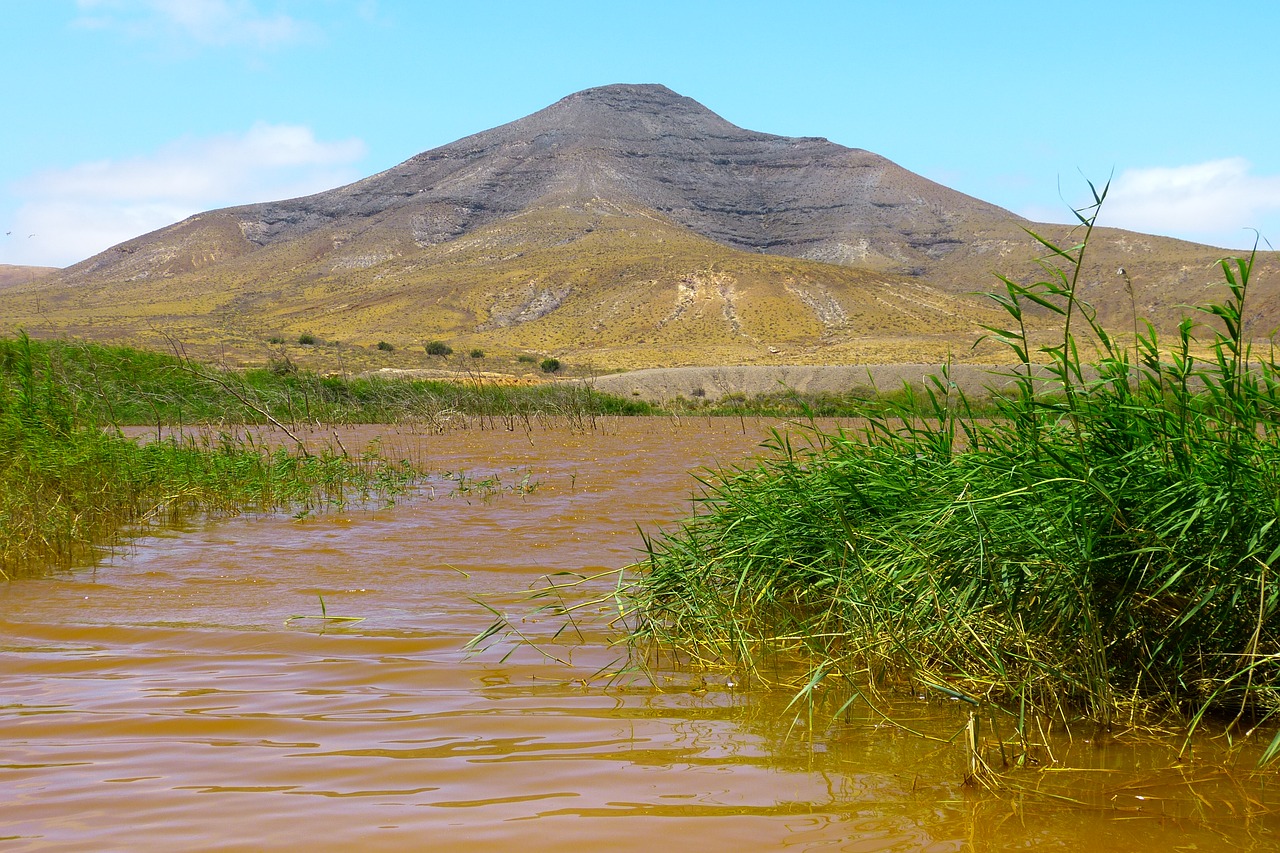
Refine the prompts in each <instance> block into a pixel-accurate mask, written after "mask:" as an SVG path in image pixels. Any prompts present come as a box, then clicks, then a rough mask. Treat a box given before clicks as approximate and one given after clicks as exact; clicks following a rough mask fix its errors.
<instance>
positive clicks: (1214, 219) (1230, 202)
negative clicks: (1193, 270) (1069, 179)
mask: <svg viewBox="0 0 1280 853" xmlns="http://www.w3.org/2000/svg"><path fill="white" fill-rule="evenodd" d="M1276 211H1280V175H1257V174H1254V173H1253V167H1252V165H1251V164H1250V163H1249V161H1248V160H1245V159H1244V158H1242V157H1232V158H1229V159H1226V160H1210V161H1209V162H1207V163H1195V164H1192V165H1189V166H1174V167H1168V168H1151V169H1128V170H1126V171H1124V172H1121V173H1120V175H1119V176H1118V177H1117V178H1116V179H1115V181H1114V182H1113V183H1112V185H1111V194H1110V196H1109V197H1108V198H1107V203H1106V206H1105V207H1104V209H1103V214H1102V217H1101V221H1102V223H1103V224H1104V225H1113V226H1116V227H1118V228H1128V229H1131V230H1134V231H1148V232H1155V233H1160V234H1203V235H1218V236H1219V239H1220V240H1221V239H1230V240H1231V241H1232V243H1233V245H1232V246H1231V248H1238V247H1240V246H1241V245H1242V244H1252V242H1253V235H1252V234H1251V233H1248V232H1246V231H1245V230H1244V229H1247V228H1250V227H1259V226H1261V225H1262V219H1263V218H1264V217H1266V216H1268V215H1269V214H1272V213H1275V212H1276ZM1273 236H1275V237H1280V235H1273Z"/></svg>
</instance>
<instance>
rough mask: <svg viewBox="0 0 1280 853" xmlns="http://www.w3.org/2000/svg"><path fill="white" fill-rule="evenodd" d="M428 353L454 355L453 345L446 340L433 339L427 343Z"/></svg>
mask: <svg viewBox="0 0 1280 853" xmlns="http://www.w3.org/2000/svg"><path fill="white" fill-rule="evenodd" d="M427 355H440V356H444V355H453V347H451V346H449V345H448V344H446V343H445V342H444V341H431V342H429V343H428V344H427Z"/></svg>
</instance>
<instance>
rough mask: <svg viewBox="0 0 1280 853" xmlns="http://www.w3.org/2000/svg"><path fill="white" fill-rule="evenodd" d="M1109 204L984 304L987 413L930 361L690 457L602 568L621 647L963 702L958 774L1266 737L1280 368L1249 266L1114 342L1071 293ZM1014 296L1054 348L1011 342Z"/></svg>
mask: <svg viewBox="0 0 1280 853" xmlns="http://www.w3.org/2000/svg"><path fill="white" fill-rule="evenodd" d="M1105 196H1106V190H1105V188H1104V189H1103V190H1102V191H1101V192H1098V191H1095V195H1094V200H1095V204H1094V206H1093V207H1091V208H1088V209H1085V210H1082V211H1080V212H1078V213H1077V216H1078V218H1079V220H1080V225H1081V229H1082V237H1081V239H1080V242H1079V243H1078V244H1076V245H1074V246H1070V247H1066V246H1059V245H1056V244H1055V243H1053V242H1051V241H1048V240H1044V239H1041V238H1040V237H1038V236H1036V235H1034V234H1033V235H1032V236H1033V237H1036V239H1037V240H1040V242H1041V243H1042V245H1043V247H1044V249H1045V251H1046V258H1047V260H1044V261H1042V269H1043V272H1044V276H1043V278H1042V279H1041V280H1039V281H1036V282H1035V283H1032V284H1020V283H1017V282H1015V281H1013V280H1010V279H1008V278H1003V277H1001V284H1002V289H1001V290H999V291H998V292H996V293H993V294H990V297H991V299H993V300H994V301H995V302H996V304H998V305H999V306H1000V307H1001V308H1002V309H1003V310H1004V311H1005V313H1006V315H1007V321H1008V322H1007V323H1006V324H1005V325H1004V326H1003V327H989V328H988V335H989V337H990V338H991V339H993V340H995V341H998V342H1000V343H1002V344H1004V345H1005V346H1006V347H1007V348H1008V349H1009V350H1010V351H1011V353H1012V354H1013V356H1014V360H1015V361H1016V362H1017V366H1016V367H1014V368H1011V369H1010V371H1009V378H1010V379H1011V380H1012V381H1013V383H1014V385H1013V389H1012V392H1011V393H1005V394H1002V395H993V396H992V397H991V398H990V405H991V406H994V409H995V411H994V413H992V412H990V411H987V410H986V409H985V408H984V409H983V410H982V411H978V410H976V409H975V407H974V406H973V405H972V401H971V399H970V398H969V397H967V396H966V395H965V394H963V393H962V392H960V391H959V390H957V389H956V388H955V387H954V386H953V385H952V384H951V383H949V382H948V378H947V372H946V369H945V368H944V369H943V371H942V372H941V373H939V374H938V375H937V376H936V377H934V379H933V381H932V385H931V387H929V388H927V389H926V390H925V392H923V393H922V394H919V395H915V397H914V398H913V399H908V400H906V401H902V400H897V401H895V400H873V401H869V402H868V404H867V405H866V406H865V407H864V408H863V411H862V412H861V415H862V416H863V417H864V418H865V419H866V421H865V426H863V427H861V428H860V429H859V430H858V431H857V432H846V431H843V430H834V431H825V432H824V431H822V430H819V429H817V428H816V427H815V428H812V429H811V430H809V431H808V441H807V443H806V442H801V441H799V440H797V438H796V437H795V436H794V434H783V433H777V434H775V436H774V437H773V439H772V440H771V442H770V443H769V445H768V451H769V452H768V453H767V454H766V455H765V457H764V458H763V459H762V460H761V461H759V462H758V464H756V466H755V467H749V468H742V469H734V470H724V471H716V472H710V473H709V474H707V475H706V477H705V479H704V481H703V482H704V486H705V491H704V493H703V495H702V496H701V497H700V498H698V499H697V501H696V514H695V515H694V517H692V518H691V519H689V520H688V521H686V522H685V523H684V524H683V525H682V526H681V527H680V528H678V529H676V530H674V531H671V532H667V533H665V534H662V535H658V536H655V537H652V538H650V539H647V540H646V545H647V548H648V558H647V559H646V560H644V561H643V562H641V563H640V564H638V565H637V566H635V567H632V569H631V573H632V574H631V577H630V578H629V580H628V581H627V582H625V583H624V582H622V581H620V582H619V590H620V593H619V602H618V604H619V607H620V608H622V609H623V610H624V611H625V614H626V617H625V622H626V624H627V625H628V627H629V631H630V637H629V641H630V643H631V648H632V656H633V661H634V663H633V665H638V666H642V667H643V666H652V665H655V664H653V662H654V661H656V660H660V659H662V658H663V657H667V656H669V657H670V658H671V659H674V660H678V661H682V662H684V664H685V665H692V666H695V667H699V666H701V667H707V668H711V669H721V670H726V669H727V670H729V671H731V672H736V673H738V674H739V676H738V678H739V680H741V678H742V677H743V676H754V677H755V678H757V679H759V680H762V681H764V682H766V683H768V682H770V681H771V680H773V681H777V680H778V677H779V676H778V673H779V672H784V671H786V670H785V668H780V667H779V665H778V664H779V662H789V663H791V664H797V665H799V666H800V667H801V670H802V671H803V672H804V675H803V677H802V678H801V679H799V680H798V681H796V682H795V684H796V686H798V687H799V688H800V689H799V693H798V694H797V696H796V702H799V703H800V704H801V706H803V705H805V704H806V703H807V704H808V705H809V707H810V708H812V707H813V703H814V702H815V701H816V697H817V691H819V690H822V689H825V688H832V685H841V686H840V687H838V688H832V689H834V690H836V691H837V692H838V694H839V695H841V696H843V697H845V698H847V701H846V702H845V705H844V706H843V708H842V709H841V711H837V712H836V716H839V714H840V713H841V712H842V711H843V709H844V708H848V707H849V706H850V705H851V704H852V703H854V702H856V701H860V700H864V701H866V702H868V703H870V704H873V705H874V703H875V702H876V696H877V695H883V694H882V693H880V691H885V690H889V691H894V690H899V689H901V690H910V691H911V695H916V694H926V695H933V696H936V697H938V698H940V699H949V700H951V701H959V702H962V703H965V704H966V705H967V706H968V707H969V708H970V709H971V710H970V714H969V726H968V727H967V728H966V730H965V732H964V733H962V734H961V735H960V736H959V739H960V740H962V741H963V742H964V743H966V744H968V745H969V749H970V753H971V764H970V769H971V774H972V775H974V776H978V775H981V773H982V772H984V771H989V770H990V769H991V768H992V767H995V766H1002V765H1003V766H1021V765H1022V764H1024V763H1027V764H1030V763H1034V762H1036V761H1037V760H1038V759H1037V755H1043V748H1044V741H1043V732H1044V731H1045V730H1046V729H1052V728H1053V727H1055V726H1057V727H1058V729H1059V730H1061V728H1062V727H1063V726H1066V727H1068V728H1070V727H1071V726H1078V725H1082V724H1083V725H1086V726H1089V727H1096V730H1097V731H1112V730H1113V728H1114V729H1117V730H1119V729H1124V728H1129V727H1142V726H1159V725H1167V724H1170V723H1172V724H1173V725H1175V726H1176V727H1178V728H1180V729H1181V730H1182V731H1184V732H1185V733H1187V737H1188V739H1189V738H1190V733H1192V732H1194V731H1195V730H1196V729H1197V727H1199V726H1200V725H1202V724H1203V723H1204V721H1205V720H1206V719H1208V718H1213V719H1214V720H1215V724H1221V725H1225V733H1226V735H1227V736H1228V738H1229V739H1231V740H1232V742H1233V743H1237V744H1245V743H1252V741H1251V739H1250V736H1251V735H1254V733H1255V732H1258V731H1265V732H1267V735H1255V737H1254V739H1256V738H1262V739H1263V741H1264V742H1263V743H1261V744H1254V748H1256V749H1257V750H1258V753H1259V755H1260V758H1259V762H1260V764H1263V765H1265V764H1269V763H1271V762H1272V761H1274V759H1276V757H1277V755H1280V734H1275V736H1274V738H1273V739H1271V740H1270V742H1269V744H1268V743H1266V742H1265V741H1266V738H1267V737H1268V736H1270V734H1271V732H1273V731H1274V730H1275V720H1276V715H1277V714H1278V713H1280V578H1277V577H1276V566H1277V561H1278V560H1280V526H1277V524H1276V522H1277V518H1278V517H1280V443H1278V442H1280V364H1278V363H1277V360H1276V356H1277V354H1276V352H1275V350H1274V348H1270V349H1268V350H1267V351H1265V352H1262V351H1259V350H1255V349H1254V348H1253V347H1252V345H1251V343H1250V342H1249V340H1248V338H1246V336H1245V333H1244V326H1245V324H1246V301H1247V297H1248V289H1249V278H1250V274H1251V271H1252V266H1253V257H1254V256H1253V255H1250V256H1249V257H1248V258H1241V259H1230V260H1224V261H1222V262H1221V269H1222V273H1223V276H1224V284H1225V289H1226V297H1225V299H1224V300H1223V301H1222V302H1221V303H1219V304H1210V305H1207V306H1205V307H1202V308H1199V309H1198V310H1197V313H1196V314H1195V317H1194V318H1188V319H1186V320H1184V321H1183V322H1182V324H1181V325H1180V327H1179V328H1178V331H1177V335H1176V339H1175V340H1174V341H1173V342H1172V345H1171V346H1166V344H1165V342H1163V341H1160V340H1158V339H1157V335H1156V331H1155V329H1154V327H1153V326H1152V325H1151V324H1149V323H1145V322H1142V321H1140V319H1139V318H1137V317H1136V316H1135V318H1134V335H1133V339H1131V340H1128V341H1125V342H1122V341H1120V340H1117V339H1116V338H1115V337H1113V336H1112V335H1111V334H1110V333H1109V332H1107V331H1106V330H1105V329H1103V328H1102V327H1101V325H1100V324H1099V323H1098V322H1097V321H1096V318H1095V314H1094V312H1093V309H1092V308H1091V307H1090V306H1089V305H1088V304H1087V303H1085V302H1083V301H1081V300H1080V299H1078V298H1077V295H1076V294H1077V284H1078V280H1079V276H1080V269H1081V265H1082V263H1083V261H1084V257H1085V254H1086V252H1087V250H1088V246H1089V241H1090V236H1091V234H1092V231H1093V225H1094V220H1095V217H1096V214H1097V210H1098V208H1099V207H1100V206H1101V204H1102V202H1103V200H1104V198H1105ZM1032 312H1039V313H1041V314H1043V313H1045V312H1047V313H1049V314H1051V315H1052V316H1054V317H1055V318H1057V322H1058V324H1059V328H1060V334H1059V335H1058V336H1057V338H1056V341H1055V342H1052V343H1050V344H1048V345H1044V346H1037V345H1035V344H1033V343H1031V342H1030V341H1029V340H1028V331H1027V329H1028V323H1027V320H1028V315H1029V314H1031V313H1032ZM1088 353H1092V354H1094V355H1093V357H1087V356H1086V355H1082V354H1088ZM1196 353H1204V355H1200V356H1197V355H1196ZM1037 363H1038V364H1041V365H1046V366H1047V374H1046V372H1037V371H1036V370H1035V365H1036V364H1037ZM908 396H911V395H910V392H908ZM922 410H923V411H924V412H926V413H927V416H924V417H922V416H921V411H922ZM567 615H570V616H571V615H572V614H571V613H570V614H567ZM499 630H500V628H499ZM828 703H829V700H827V702H824V706H825V705H827V704H828ZM837 704H838V703H837ZM988 727H990V728H989V729H988ZM980 730H990V731H992V732H996V733H1003V735H1000V734H997V735H996V736H995V740H996V742H997V743H996V745H992V744H991V742H990V741H987V740H986V739H985V738H980V737H979V734H978V732H979V731H980ZM1086 730H1089V729H1088V728H1087V729H1086ZM982 743H987V745H988V749H987V750H985V751H984V750H983V748H982V746H981V744H982ZM1038 744H1039V745H1038ZM996 746H998V749H997V748H996Z"/></svg>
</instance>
